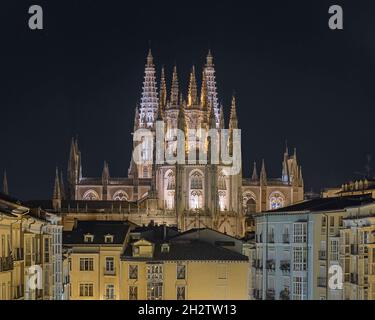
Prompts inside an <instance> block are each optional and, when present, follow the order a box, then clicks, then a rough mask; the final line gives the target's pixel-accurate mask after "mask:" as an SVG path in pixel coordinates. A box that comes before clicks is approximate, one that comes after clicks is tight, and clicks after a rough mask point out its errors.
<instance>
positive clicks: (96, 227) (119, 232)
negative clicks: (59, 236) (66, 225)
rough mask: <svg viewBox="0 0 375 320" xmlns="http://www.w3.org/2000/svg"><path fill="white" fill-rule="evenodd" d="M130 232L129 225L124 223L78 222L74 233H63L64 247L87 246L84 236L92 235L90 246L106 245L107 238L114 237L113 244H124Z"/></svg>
mask: <svg viewBox="0 0 375 320" xmlns="http://www.w3.org/2000/svg"><path fill="white" fill-rule="evenodd" d="M128 231H129V223H127V222H124V221H78V222H77V226H76V227H75V228H73V230H72V231H64V232H63V243H64V245H72V244H87V243H85V242H84V236H85V235H86V234H91V235H93V236H94V238H93V241H92V242H90V243H89V244H93V245H95V244H96V245H104V244H108V243H105V239H104V238H105V236H106V235H112V236H113V242H112V243H111V244H123V243H124V241H125V239H126V236H127V234H128Z"/></svg>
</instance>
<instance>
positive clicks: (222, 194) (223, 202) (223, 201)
mask: <svg viewBox="0 0 375 320" xmlns="http://www.w3.org/2000/svg"><path fill="white" fill-rule="evenodd" d="M226 196H227V194H226V192H225V191H219V207H220V211H225V210H227V205H226Z"/></svg>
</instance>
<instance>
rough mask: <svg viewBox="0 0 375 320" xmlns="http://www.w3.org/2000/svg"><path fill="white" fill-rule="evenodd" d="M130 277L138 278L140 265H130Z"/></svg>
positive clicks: (132, 278)
mask: <svg viewBox="0 0 375 320" xmlns="http://www.w3.org/2000/svg"><path fill="white" fill-rule="evenodd" d="M129 279H131V280H137V279H138V266H137V265H129Z"/></svg>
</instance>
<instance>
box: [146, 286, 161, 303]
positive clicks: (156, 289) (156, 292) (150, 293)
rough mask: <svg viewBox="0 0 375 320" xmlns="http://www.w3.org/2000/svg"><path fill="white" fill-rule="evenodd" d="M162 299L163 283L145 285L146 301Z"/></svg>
mask: <svg viewBox="0 0 375 320" xmlns="http://www.w3.org/2000/svg"><path fill="white" fill-rule="evenodd" d="M162 299H163V283H147V300H162Z"/></svg>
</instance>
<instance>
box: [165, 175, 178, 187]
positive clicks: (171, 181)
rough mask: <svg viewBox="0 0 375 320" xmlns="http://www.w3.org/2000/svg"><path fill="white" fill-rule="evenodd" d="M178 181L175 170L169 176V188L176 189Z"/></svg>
mask: <svg viewBox="0 0 375 320" xmlns="http://www.w3.org/2000/svg"><path fill="white" fill-rule="evenodd" d="M175 188H176V182H175V176H174V173H173V172H170V173H169V174H168V176H167V190H175Z"/></svg>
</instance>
